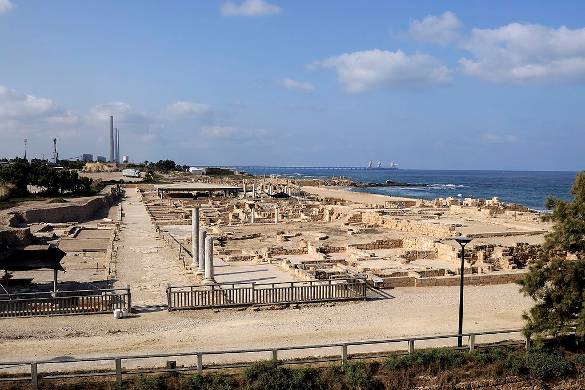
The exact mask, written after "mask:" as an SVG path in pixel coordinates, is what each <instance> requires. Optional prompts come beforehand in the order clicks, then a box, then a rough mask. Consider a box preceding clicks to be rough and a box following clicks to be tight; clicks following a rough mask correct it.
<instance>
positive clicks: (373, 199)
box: [302, 186, 415, 206]
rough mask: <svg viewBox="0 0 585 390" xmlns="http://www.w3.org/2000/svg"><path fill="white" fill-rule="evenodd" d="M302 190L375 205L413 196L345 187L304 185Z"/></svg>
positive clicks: (409, 199) (405, 199) (400, 200)
mask: <svg viewBox="0 0 585 390" xmlns="http://www.w3.org/2000/svg"><path fill="white" fill-rule="evenodd" d="M302 188H303V191H305V192H308V193H309V194H313V195H317V196H319V197H322V198H335V199H341V200H345V201H348V202H355V203H363V204H369V205H375V206H384V204H385V203H386V202H387V201H393V202H403V201H413V200H415V199H414V198H405V197H399V196H388V195H380V194H369V193H367V192H356V191H351V189H349V188H347V187H313V186H304V187H302Z"/></svg>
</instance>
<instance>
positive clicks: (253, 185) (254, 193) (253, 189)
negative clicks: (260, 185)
mask: <svg viewBox="0 0 585 390" xmlns="http://www.w3.org/2000/svg"><path fill="white" fill-rule="evenodd" d="M255 197H256V183H252V198H255Z"/></svg>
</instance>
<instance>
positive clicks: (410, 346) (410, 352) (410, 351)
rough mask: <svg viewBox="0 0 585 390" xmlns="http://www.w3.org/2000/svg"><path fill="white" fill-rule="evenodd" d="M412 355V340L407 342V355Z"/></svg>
mask: <svg viewBox="0 0 585 390" xmlns="http://www.w3.org/2000/svg"><path fill="white" fill-rule="evenodd" d="M413 353H414V340H408V354H409V355H412V354H413Z"/></svg>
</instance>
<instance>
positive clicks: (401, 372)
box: [0, 347, 585, 390]
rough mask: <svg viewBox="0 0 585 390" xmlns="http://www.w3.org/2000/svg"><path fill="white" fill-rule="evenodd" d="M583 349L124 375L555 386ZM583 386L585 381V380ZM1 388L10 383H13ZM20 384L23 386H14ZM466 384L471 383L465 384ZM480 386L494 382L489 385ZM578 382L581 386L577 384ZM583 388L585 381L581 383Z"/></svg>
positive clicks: (193, 386)
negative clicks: (328, 364)
mask: <svg viewBox="0 0 585 390" xmlns="http://www.w3.org/2000/svg"><path fill="white" fill-rule="evenodd" d="M584 373H585V354H581V353H574V352H567V351H561V350H560V349H538V350H531V351H529V352H527V351H525V350H523V349H519V348H512V347H498V348H492V349H482V350H477V351H475V352H472V353H468V352H461V351H455V350H451V349H443V348H437V349H430V350H421V351H417V352H415V353H413V354H412V355H395V356H391V357H388V358H385V359H383V360H375V361H372V360H369V361H354V362H350V363H349V364H347V365H346V366H344V367H341V366H339V365H330V366H302V367H299V366H295V367H289V366H282V365H275V364H273V363H272V362H260V363H256V364H254V365H252V366H250V367H248V368H246V369H243V370H226V371H219V372H214V373H209V374H205V375H180V374H175V375H173V374H164V375H157V374H151V375H140V376H134V377H130V378H128V379H126V380H125V381H124V383H123V386H122V388H123V389H128V390H164V389H171V390H175V389H190V390H231V389H248V390H272V389H274V390H280V389H283V390H284V389H286V390H304V389H331V390H350V389H358V390H377V389H396V390H402V389H404V390H406V389H413V388H416V387H422V386H437V388H440V389H452V388H455V386H456V385H461V384H469V383H471V382H477V381H499V382H500V383H501V382H502V381H505V379H506V378H508V379H510V381H511V382H513V383H520V382H525V383H528V384H530V385H532V386H536V387H534V388H554V385H555V383H558V382H559V381H561V380H565V381H568V380H572V381H573V382H574V383H578V381H579V380H582V381H583V380H585V379H584V378H583V374H584ZM581 385H584V386H585V382H584V383H581ZM0 388H1V389H8V388H11V387H9V385H4V386H0ZM12 388H20V387H12ZM41 388H42V389H79V390H81V389H117V388H118V387H117V386H116V385H115V383H113V382H111V380H110V381H104V379H96V380H89V379H86V380H84V381H79V380H77V382H74V381H73V380H69V381H67V382H55V381H42V382H41ZM461 388H467V387H461ZM482 388H486V389H488V388H490V387H489V386H486V387H482ZM575 388H577V387H575ZM581 388H584V387H581Z"/></svg>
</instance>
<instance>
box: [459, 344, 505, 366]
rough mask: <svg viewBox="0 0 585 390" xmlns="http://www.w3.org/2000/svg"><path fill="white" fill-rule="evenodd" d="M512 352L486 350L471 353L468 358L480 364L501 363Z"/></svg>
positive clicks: (493, 349)
mask: <svg viewBox="0 0 585 390" xmlns="http://www.w3.org/2000/svg"><path fill="white" fill-rule="evenodd" d="M511 353H513V351H512V350H511V349H510V348H501V347H497V348H486V349H478V350H475V351H473V352H472V353H471V354H470V355H469V356H470V358H471V359H473V360H475V361H476V362H478V363H480V364H490V363H495V362H503V361H504V360H505V359H506V358H507V357H508V356H509V355H510V354H511Z"/></svg>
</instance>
